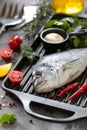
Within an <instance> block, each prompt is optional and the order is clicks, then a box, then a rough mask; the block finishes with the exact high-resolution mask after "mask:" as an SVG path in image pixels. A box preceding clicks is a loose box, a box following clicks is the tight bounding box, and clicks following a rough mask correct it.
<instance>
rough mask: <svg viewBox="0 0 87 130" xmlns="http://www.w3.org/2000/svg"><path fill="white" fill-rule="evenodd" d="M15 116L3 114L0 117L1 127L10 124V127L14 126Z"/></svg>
mask: <svg viewBox="0 0 87 130" xmlns="http://www.w3.org/2000/svg"><path fill="white" fill-rule="evenodd" d="M15 116H16V115H15V114H14V113H12V114H7V113H5V114H3V115H2V116H1V117H0V123H1V124H2V125H4V124H10V125H12V124H14V123H15V122H16V117H15Z"/></svg>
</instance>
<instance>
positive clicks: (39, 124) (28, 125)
mask: <svg viewBox="0 0 87 130" xmlns="http://www.w3.org/2000/svg"><path fill="white" fill-rule="evenodd" d="M5 1H8V3H9V2H13V1H12V0H0V8H1V7H2V4H3V3H4V2H5ZM15 2H18V3H19V6H20V7H21V6H22V4H25V5H30V4H35V2H36V1H35V0H32V1H31V0H21V2H20V1H19V0H15ZM20 7H19V8H20ZM13 35H19V36H23V30H22V29H20V30H18V31H7V32H5V33H3V35H2V36H1V37H0V49H1V48H3V47H6V46H7V41H8V40H9V38H10V37H11V36H13ZM24 42H28V41H27V40H25V41H24ZM15 57H16V58H15ZM19 57H20V55H18V53H15V54H14V58H13V61H12V62H13V64H15V63H16V62H17V60H18V59H19ZM0 63H1V64H2V60H1V59H0ZM2 80H3V79H0V86H1V84H2ZM4 93H5V92H4V91H3V90H2V89H1V87H0V96H1V95H3V94H4ZM6 99H7V100H8V101H14V102H15V103H16V106H14V107H12V108H8V107H3V108H2V109H1V110H0V115H2V114H4V113H15V114H16V116H17V123H16V124H15V125H12V126H0V130H87V118H85V119H80V120H76V121H73V122H69V123H54V122H49V121H45V120H41V119H38V118H35V117H33V116H30V115H29V114H27V113H26V112H25V111H24V109H23V106H22V104H21V102H20V101H19V100H18V99H15V97H14V96H10V95H7V96H6ZM4 101H5V99H3V101H2V100H1V99H0V102H4Z"/></svg>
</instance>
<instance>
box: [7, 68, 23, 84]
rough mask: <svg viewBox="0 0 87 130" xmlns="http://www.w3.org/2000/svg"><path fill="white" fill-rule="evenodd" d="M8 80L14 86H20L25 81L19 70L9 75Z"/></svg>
mask: <svg viewBox="0 0 87 130" xmlns="http://www.w3.org/2000/svg"><path fill="white" fill-rule="evenodd" d="M8 79H9V80H10V82H11V83H12V84H20V82H21V81H22V79H23V72H21V71H18V70H13V71H11V72H10V73H9V74H8Z"/></svg>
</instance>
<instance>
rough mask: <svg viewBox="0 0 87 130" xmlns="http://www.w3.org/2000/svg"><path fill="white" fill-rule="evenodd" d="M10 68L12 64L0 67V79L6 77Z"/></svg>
mask: <svg viewBox="0 0 87 130" xmlns="http://www.w3.org/2000/svg"><path fill="white" fill-rule="evenodd" d="M11 67H12V63H8V64H4V65H0V78H1V77H4V76H6V75H7V74H8V72H9V71H10V69H11Z"/></svg>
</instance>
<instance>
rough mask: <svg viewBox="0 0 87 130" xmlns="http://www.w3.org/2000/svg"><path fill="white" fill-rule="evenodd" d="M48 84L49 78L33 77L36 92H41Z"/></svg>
mask: <svg viewBox="0 0 87 130" xmlns="http://www.w3.org/2000/svg"><path fill="white" fill-rule="evenodd" d="M46 84H47V80H46V79H44V77H42V76H41V77H40V76H39V77H38V78H37V77H35V76H34V77H33V85H34V89H35V92H37V93H41V91H43V89H44V88H45V86H46Z"/></svg>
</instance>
